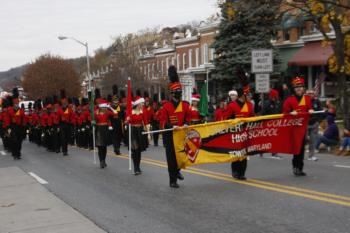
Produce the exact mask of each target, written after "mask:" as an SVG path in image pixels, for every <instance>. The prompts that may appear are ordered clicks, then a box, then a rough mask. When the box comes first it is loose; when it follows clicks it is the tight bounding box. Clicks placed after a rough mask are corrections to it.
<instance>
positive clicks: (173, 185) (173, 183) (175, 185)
mask: <svg viewBox="0 0 350 233" xmlns="http://www.w3.org/2000/svg"><path fill="white" fill-rule="evenodd" d="M170 188H175V189H178V188H180V186H179V185H178V184H177V183H176V182H172V183H170Z"/></svg>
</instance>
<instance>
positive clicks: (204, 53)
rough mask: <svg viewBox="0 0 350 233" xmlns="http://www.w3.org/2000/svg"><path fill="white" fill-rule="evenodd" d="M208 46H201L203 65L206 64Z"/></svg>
mask: <svg viewBox="0 0 350 233" xmlns="http://www.w3.org/2000/svg"><path fill="white" fill-rule="evenodd" d="M208 55H209V54H208V44H204V45H203V63H204V64H206V63H208Z"/></svg>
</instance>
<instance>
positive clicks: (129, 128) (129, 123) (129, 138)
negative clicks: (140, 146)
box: [129, 123, 131, 171]
mask: <svg viewBox="0 0 350 233" xmlns="http://www.w3.org/2000/svg"><path fill="white" fill-rule="evenodd" d="M129 171H131V124H130V123H129Z"/></svg>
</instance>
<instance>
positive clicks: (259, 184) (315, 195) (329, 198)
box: [108, 152, 350, 207]
mask: <svg viewBox="0 0 350 233" xmlns="http://www.w3.org/2000/svg"><path fill="white" fill-rule="evenodd" d="M108 155H110V156H113V157H118V158H123V159H128V156H126V155H119V156H117V155H114V154H113V153H110V152H108ZM142 163H144V164H149V165H154V166H158V167H163V168H167V164H166V163H165V162H163V161H160V160H154V159H149V158H143V159H142ZM183 171H184V172H187V173H191V174H196V175H200V176H205V177H209V178H213V179H217V180H223V181H228V182H230V183H238V184H244V185H248V186H252V187H256V188H261V189H265V190H270V191H275V192H280V193H286V194H289V195H293V196H299V197H304V198H308V199H312V200H317V201H322V202H327V203H332V204H338V205H342V206H349V207H350V201H349V202H347V200H350V198H349V197H345V196H339V195H334V194H329V193H322V192H317V191H313V190H308V189H303V188H297V187H292V186H286V185H279V184H275V183H271V182H265V181H260V180H255V179H248V180H247V181H239V180H233V179H232V177H231V176H230V175H228V174H225V173H219V172H212V171H209V170H204V169H199V168H189V169H186V170H183ZM333 198H336V199H333ZM337 199H343V200H337Z"/></svg>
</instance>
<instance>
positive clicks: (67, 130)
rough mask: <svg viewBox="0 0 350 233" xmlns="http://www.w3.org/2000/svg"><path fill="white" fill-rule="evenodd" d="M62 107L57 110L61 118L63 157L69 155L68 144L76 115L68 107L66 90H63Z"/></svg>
mask: <svg viewBox="0 0 350 233" xmlns="http://www.w3.org/2000/svg"><path fill="white" fill-rule="evenodd" d="M60 103H61V107H60V108H59V109H58V110H57V114H58V115H59V118H60V140H61V147H62V153H63V156H67V155H68V143H69V140H70V136H71V125H72V124H73V123H74V121H75V119H74V117H75V114H74V112H73V110H72V108H71V107H69V106H68V100H67V98H66V94H65V91H64V90H61V100H60Z"/></svg>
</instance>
